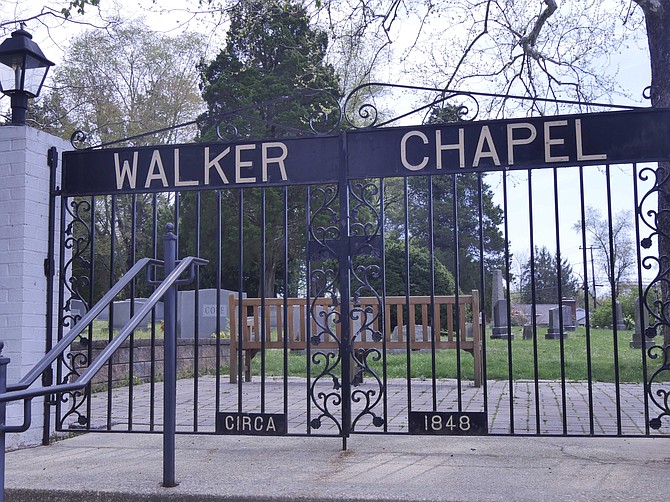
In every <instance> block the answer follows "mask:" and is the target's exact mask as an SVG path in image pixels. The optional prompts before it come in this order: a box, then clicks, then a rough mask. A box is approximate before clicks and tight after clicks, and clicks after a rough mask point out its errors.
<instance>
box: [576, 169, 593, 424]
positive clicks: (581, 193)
mask: <svg viewBox="0 0 670 502" xmlns="http://www.w3.org/2000/svg"><path fill="white" fill-rule="evenodd" d="M584 195H585V191H584V168H583V167H582V166H579V197H580V199H579V200H580V201H581V203H580V208H581V219H582V225H581V226H582V228H581V233H582V261H583V263H584V266H583V272H584V316H585V317H584V318H585V319H586V326H585V328H586V378H587V386H588V396H589V434H591V435H592V436H593V435H594V433H595V423H594V414H593V361H592V354H591V323H590V322H589V319H590V318H591V316H590V305H589V275H588V270H589V267H588V265H587V263H588V262H587V260H586V251H587V248H586V208H585V204H584ZM591 253H593V248H591ZM591 265H592V266H593V261H591ZM592 279H593V280H595V278H594V277H592ZM593 291H594V293H595V288H594V289H593ZM594 307H595V296H594ZM577 324H579V323H577Z"/></svg>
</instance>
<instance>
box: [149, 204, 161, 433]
mask: <svg viewBox="0 0 670 502" xmlns="http://www.w3.org/2000/svg"><path fill="white" fill-rule="evenodd" d="M151 208H152V227H151V250H152V256H153V258H154V259H158V195H157V194H153V199H152V202H151ZM163 317H165V312H163ZM150 359H151V362H150V364H151V374H150V376H149V430H150V431H153V430H154V429H155V428H156V411H155V410H154V404H155V400H156V309H155V308H154V309H151V358H150Z"/></svg>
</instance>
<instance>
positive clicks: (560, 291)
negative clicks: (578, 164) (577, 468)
mask: <svg viewBox="0 0 670 502" xmlns="http://www.w3.org/2000/svg"><path fill="white" fill-rule="evenodd" d="M554 223H555V225H556V279H557V281H558V288H557V291H558V330H559V332H560V333H559V336H558V345H559V352H560V360H561V408H562V410H563V420H562V422H563V434H564V435H567V433H568V416H567V413H568V403H567V395H566V389H565V384H566V379H565V340H564V339H563V298H562V297H563V273H562V270H561V269H562V267H561V238H560V235H561V231H560V228H559V206H558V169H557V168H555V167H554Z"/></svg>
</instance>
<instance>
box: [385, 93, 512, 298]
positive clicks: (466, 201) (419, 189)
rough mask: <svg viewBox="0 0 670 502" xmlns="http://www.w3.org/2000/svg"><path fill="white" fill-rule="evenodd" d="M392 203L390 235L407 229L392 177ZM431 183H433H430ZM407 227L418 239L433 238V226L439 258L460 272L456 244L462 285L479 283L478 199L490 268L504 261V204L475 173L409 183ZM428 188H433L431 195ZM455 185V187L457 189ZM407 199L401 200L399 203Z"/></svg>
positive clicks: (446, 113)
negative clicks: (431, 214)
mask: <svg viewBox="0 0 670 502" xmlns="http://www.w3.org/2000/svg"><path fill="white" fill-rule="evenodd" d="M460 116H461V109H460V108H459V107H458V106H450V105H447V106H443V107H435V108H433V109H432V110H431V112H430V115H429V118H428V123H431V124H435V123H440V122H454V121H458V120H459V119H460ZM389 185H390V188H389V196H388V198H389V199H390V202H391V205H390V207H389V209H388V210H387V219H388V222H389V227H390V228H389V230H390V231H391V233H392V235H401V234H402V233H403V232H404V200H403V199H404V197H403V188H402V187H401V185H400V183H399V182H398V181H397V180H396V181H394V182H391V183H389ZM429 185H430V187H429ZM408 187H409V192H408V201H409V204H408V211H409V221H410V228H409V233H410V235H411V236H412V237H411V238H412V241H413V242H414V243H418V242H422V243H428V242H429V233H430V231H431V230H432V233H433V234H432V237H433V242H434V252H435V255H436V257H437V259H438V260H439V261H440V263H442V264H443V265H444V266H446V267H447V269H448V270H449V271H450V273H451V274H452V275H454V276H455V275H456V261H455V258H456V254H455V251H456V250H458V268H459V270H458V272H459V287H460V288H461V289H462V290H463V291H466V292H467V291H471V290H473V289H478V288H479V283H480V280H479V274H480V262H481V257H480V243H479V201H480V197H481V203H482V208H483V212H482V226H483V239H484V241H483V249H484V266H485V271H486V273H487V274H491V273H492V270H494V269H498V268H503V267H504V261H505V260H504V251H505V239H504V238H503V235H502V233H501V231H500V227H501V225H502V222H503V213H502V210H501V209H500V208H499V207H498V206H497V205H495V203H494V202H493V192H492V191H491V188H490V187H489V185H488V184H487V183H486V182H484V181H483V179H482V178H481V177H480V176H479V175H477V174H459V175H457V176H455V183H454V176H453V175H443V176H433V177H431V178H427V177H417V178H415V179H412V180H411V182H410V183H409V184H408ZM429 188H432V201H431V200H430V197H429V194H430V191H429ZM454 190H455V193H454ZM454 199H455V201H456V207H457V214H458V218H457V223H458V226H457V228H458V246H457V245H456V241H455V235H454V230H455V220H456V219H455V218H454ZM396 201H403V202H402V203H395V202H396ZM431 202H432V205H433V221H432V228H431V225H430V224H431V221H430V217H429V206H430V204H431Z"/></svg>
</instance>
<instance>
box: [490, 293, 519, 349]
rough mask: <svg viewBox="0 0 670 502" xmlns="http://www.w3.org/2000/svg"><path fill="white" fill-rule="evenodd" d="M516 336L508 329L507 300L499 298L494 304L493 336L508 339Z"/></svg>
mask: <svg viewBox="0 0 670 502" xmlns="http://www.w3.org/2000/svg"><path fill="white" fill-rule="evenodd" d="M510 336H511V337H512V338H513V337H514V335H511V334H510V333H509V331H508V329H507V301H506V300H505V299H502V300H498V301H497V302H496V303H494V304H493V327H492V328H491V338H496V339H507V338H508V337H510Z"/></svg>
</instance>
